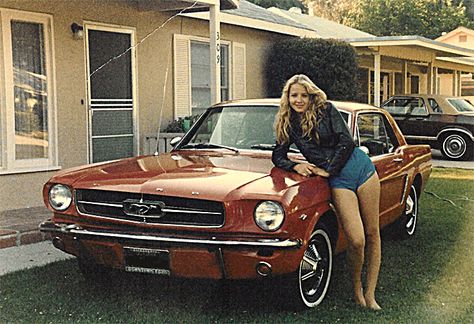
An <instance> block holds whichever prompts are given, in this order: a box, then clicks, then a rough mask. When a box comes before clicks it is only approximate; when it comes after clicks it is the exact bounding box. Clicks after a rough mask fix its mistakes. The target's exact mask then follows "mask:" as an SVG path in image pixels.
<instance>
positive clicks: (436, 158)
mask: <svg viewBox="0 0 474 324" xmlns="http://www.w3.org/2000/svg"><path fill="white" fill-rule="evenodd" d="M431 154H433V167H441V168H460V169H472V170H474V161H451V160H448V159H447V158H445V157H444V156H443V155H442V154H441V152H440V151H439V150H434V149H433V150H431Z"/></svg>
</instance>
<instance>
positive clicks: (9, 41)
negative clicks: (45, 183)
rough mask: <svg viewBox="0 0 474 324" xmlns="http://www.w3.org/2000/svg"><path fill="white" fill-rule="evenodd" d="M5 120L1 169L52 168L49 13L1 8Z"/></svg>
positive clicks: (3, 112)
mask: <svg viewBox="0 0 474 324" xmlns="http://www.w3.org/2000/svg"><path fill="white" fill-rule="evenodd" d="M1 17H2V18H1V19H2V21H1V23H2V32H3V42H2V44H3V54H4V57H3V62H4V70H3V73H4V76H2V77H0V80H1V79H4V80H5V85H4V87H3V88H4V89H5V101H4V102H3V103H4V106H1V110H2V113H1V114H0V115H1V116H4V117H5V119H2V120H1V121H0V122H1V127H0V128H1V129H5V130H6V131H5V132H2V134H1V136H2V140H1V141H0V143H1V145H2V149H1V150H0V152H1V153H0V165H1V169H3V170H7V171H11V170H15V171H16V170H18V171H22V170H27V171H30V170H37V169H43V168H46V169H47V168H49V167H53V166H55V163H56V162H55V161H56V158H55V156H56V147H55V143H54V138H55V137H54V131H55V121H54V95H53V93H54V91H53V90H54V85H53V77H52V65H51V62H52V57H51V56H52V54H51V53H52V49H51V34H50V31H51V17H50V16H48V15H42V14H35V13H26V12H19V11H10V10H5V11H3V10H2V15H1Z"/></svg>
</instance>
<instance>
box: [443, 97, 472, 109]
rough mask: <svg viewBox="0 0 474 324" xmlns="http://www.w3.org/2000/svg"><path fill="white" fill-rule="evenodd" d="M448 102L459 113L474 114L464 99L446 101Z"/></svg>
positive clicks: (469, 104)
mask: <svg viewBox="0 0 474 324" xmlns="http://www.w3.org/2000/svg"><path fill="white" fill-rule="evenodd" d="M448 102H449V103H450V104H451V105H452V106H453V107H454V108H455V109H456V110H457V111H459V112H474V106H473V105H471V103H470V102H469V101H467V100H465V99H448Z"/></svg>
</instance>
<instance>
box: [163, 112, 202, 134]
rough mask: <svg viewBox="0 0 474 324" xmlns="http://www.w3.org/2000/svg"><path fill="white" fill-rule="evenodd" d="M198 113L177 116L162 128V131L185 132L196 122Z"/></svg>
mask: <svg viewBox="0 0 474 324" xmlns="http://www.w3.org/2000/svg"><path fill="white" fill-rule="evenodd" d="M198 118H199V115H192V116H186V117H179V118H178V119H175V120H172V121H171V122H170V123H169V124H168V125H167V126H166V127H165V129H164V130H163V133H185V132H187V131H188V130H189V128H190V127H191V126H192V125H193V124H194V123H195V122H196V120H197V119H198Z"/></svg>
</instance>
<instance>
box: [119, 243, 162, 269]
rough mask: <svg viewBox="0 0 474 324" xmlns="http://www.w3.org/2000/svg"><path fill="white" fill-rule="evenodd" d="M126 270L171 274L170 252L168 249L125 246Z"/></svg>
mask: <svg viewBox="0 0 474 324" xmlns="http://www.w3.org/2000/svg"><path fill="white" fill-rule="evenodd" d="M123 252H124V256H125V271H128V272H141V273H151V274H158V275H166V276H169V275H170V274H171V272H170V253H169V251H167V250H157V249H148V248H137V247H129V246H125V247H124V248H123Z"/></svg>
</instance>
